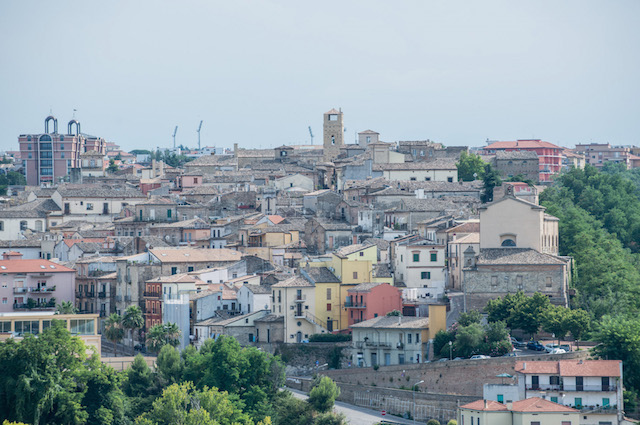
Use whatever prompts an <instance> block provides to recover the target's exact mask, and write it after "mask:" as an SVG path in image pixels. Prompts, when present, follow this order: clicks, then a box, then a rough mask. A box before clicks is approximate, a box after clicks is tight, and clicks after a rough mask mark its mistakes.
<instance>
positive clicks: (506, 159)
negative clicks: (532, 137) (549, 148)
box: [492, 150, 540, 182]
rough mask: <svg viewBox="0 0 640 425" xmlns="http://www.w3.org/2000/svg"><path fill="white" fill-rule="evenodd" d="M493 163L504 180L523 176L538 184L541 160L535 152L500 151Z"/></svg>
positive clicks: (497, 152)
mask: <svg viewBox="0 0 640 425" xmlns="http://www.w3.org/2000/svg"><path fill="white" fill-rule="evenodd" d="M492 162H493V165H494V166H495V168H496V170H497V171H498V172H499V173H500V176H501V177H502V178H506V179H508V178H511V177H515V176H523V177H524V178H525V179H528V180H531V181H533V182H537V181H538V178H539V176H540V167H539V159H538V154H537V153H536V152H535V151H528V150H515V151H503V150H498V151H496V156H495V157H494V158H493V161H492Z"/></svg>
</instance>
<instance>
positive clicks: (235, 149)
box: [233, 143, 238, 159]
mask: <svg viewBox="0 0 640 425" xmlns="http://www.w3.org/2000/svg"><path fill="white" fill-rule="evenodd" d="M233 157H234V158H235V159H238V144H237V143H234V144H233Z"/></svg>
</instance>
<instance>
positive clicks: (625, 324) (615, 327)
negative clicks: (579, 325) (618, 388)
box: [593, 316, 640, 389]
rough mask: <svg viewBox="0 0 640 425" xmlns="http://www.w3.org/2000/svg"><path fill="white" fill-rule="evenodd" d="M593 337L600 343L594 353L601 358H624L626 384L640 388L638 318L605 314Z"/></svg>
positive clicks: (639, 332)
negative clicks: (639, 372)
mask: <svg viewBox="0 0 640 425" xmlns="http://www.w3.org/2000/svg"><path fill="white" fill-rule="evenodd" d="M593 339H594V340H595V341H598V342H599V343H600V344H598V345H596V346H595V347H594V348H593V354H595V355H596V356H597V357H599V358H601V359H609V360H622V363H623V365H624V381H625V382H624V384H625V387H627V388H630V389H638V388H640V375H639V374H638V372H637V371H638V370H639V369H638V368H640V321H638V320H637V319H636V318H626V317H621V316H617V317H613V316H604V317H603V318H602V320H601V322H600V326H599V328H598V329H597V330H596V331H595V333H594V335H593Z"/></svg>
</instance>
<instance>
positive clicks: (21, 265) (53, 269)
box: [0, 260, 75, 273]
mask: <svg viewBox="0 0 640 425" xmlns="http://www.w3.org/2000/svg"><path fill="white" fill-rule="evenodd" d="M45 270H46V271H47V272H49V273H62V272H74V273H75V270H74V269H71V268H69V267H65V266H61V265H60V264H56V263H54V262H53V261H48V260H0V272H2V273H43V272H44V271H45Z"/></svg>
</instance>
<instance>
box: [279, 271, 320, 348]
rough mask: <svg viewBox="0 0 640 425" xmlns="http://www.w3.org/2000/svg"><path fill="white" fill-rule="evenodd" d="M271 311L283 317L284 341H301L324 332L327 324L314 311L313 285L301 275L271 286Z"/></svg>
mask: <svg viewBox="0 0 640 425" xmlns="http://www.w3.org/2000/svg"><path fill="white" fill-rule="evenodd" d="M271 304H272V305H273V313H274V314H276V315H278V316H283V317H284V342H285V343H301V342H303V341H306V340H308V339H309V336H310V335H313V334H317V333H322V332H326V328H327V325H326V323H325V322H323V321H322V320H320V319H318V318H317V317H316V316H315V315H314V314H313V312H314V311H315V287H314V285H313V284H312V283H311V282H309V281H308V280H307V279H305V278H304V277H302V276H293V277H290V278H289V279H286V280H283V281H281V282H278V283H276V284H275V285H273V286H271Z"/></svg>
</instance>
